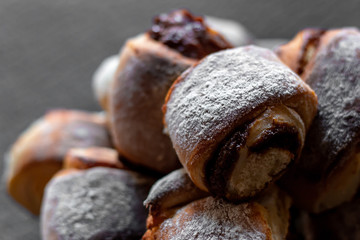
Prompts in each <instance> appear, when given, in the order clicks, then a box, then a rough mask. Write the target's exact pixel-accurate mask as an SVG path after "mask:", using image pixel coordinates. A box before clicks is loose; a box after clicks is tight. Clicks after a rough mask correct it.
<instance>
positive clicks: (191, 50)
mask: <svg viewBox="0 0 360 240" xmlns="http://www.w3.org/2000/svg"><path fill="white" fill-rule="evenodd" d="M149 34H150V37H151V38H152V39H154V40H156V41H159V42H162V43H163V44H165V45H167V46H168V47H170V48H172V49H175V50H176V51H178V52H179V53H181V54H183V55H184V56H186V57H189V58H194V59H201V58H203V57H205V56H206V55H209V54H210V53H213V52H217V51H219V50H223V49H227V48H231V47H232V45H231V44H230V43H229V42H227V41H226V40H225V39H224V38H223V37H222V35H220V34H219V33H217V32H215V31H213V30H212V29H210V28H209V27H208V26H207V25H206V24H205V22H204V19H203V18H202V17H196V16H194V15H192V14H191V13H190V12H189V11H187V10H185V9H180V10H176V11H173V12H170V13H168V14H160V15H158V16H156V17H155V18H154V20H153V26H152V28H151V29H150V31H149Z"/></svg>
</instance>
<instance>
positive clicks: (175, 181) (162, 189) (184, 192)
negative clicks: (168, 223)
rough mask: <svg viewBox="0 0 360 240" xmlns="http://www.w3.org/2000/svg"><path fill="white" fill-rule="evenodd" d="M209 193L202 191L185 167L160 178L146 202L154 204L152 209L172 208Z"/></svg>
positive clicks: (147, 204)
mask: <svg viewBox="0 0 360 240" xmlns="http://www.w3.org/2000/svg"><path fill="white" fill-rule="evenodd" d="M207 195H209V194H208V193H206V192H203V191H201V190H200V189H199V188H197V187H196V186H195V184H194V183H193V182H192V181H191V179H190V177H189V176H188V174H187V173H186V172H185V170H184V169H183V168H181V169H178V170H176V171H173V172H172V173H170V174H168V175H167V176H165V177H163V178H161V179H160V180H158V181H157V182H156V183H155V184H154V185H153V186H152V188H151V190H150V193H149V195H148V197H147V198H146V200H145V201H144V204H145V205H146V206H149V205H152V210H154V207H155V210H156V208H157V207H159V208H170V207H173V206H178V205H179V204H185V203H188V202H191V201H194V200H197V199H200V198H203V197H205V196H207Z"/></svg>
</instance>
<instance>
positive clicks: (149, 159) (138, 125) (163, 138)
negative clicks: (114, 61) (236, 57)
mask: <svg viewBox="0 0 360 240" xmlns="http://www.w3.org/2000/svg"><path fill="white" fill-rule="evenodd" d="M229 47H231V45H230V44H229V43H228V42H227V41H226V40H225V39H224V38H223V37H222V36H221V35H220V34H218V33H217V32H215V31H214V30H212V29H210V28H209V27H207V25H206V24H205V23H204V21H203V19H202V18H200V17H195V16H193V15H191V14H190V13H189V12H188V11H186V10H178V11H174V12H171V13H169V14H160V15H159V16H157V17H156V18H155V19H154V25H153V26H152V28H151V30H150V31H149V32H147V33H145V34H142V35H140V36H138V37H135V38H133V39H130V40H128V41H127V43H126V44H125V46H124V48H123V49H122V51H121V54H120V60H119V66H118V69H117V73H116V74H115V79H114V82H113V85H112V90H111V93H110V97H109V101H110V105H109V119H110V127H111V133H112V136H113V139H114V144H115V147H116V149H117V150H118V151H119V153H120V154H121V155H122V156H124V157H125V158H126V159H127V160H128V161H129V162H131V163H132V164H136V165H140V166H144V167H147V168H150V169H153V170H155V171H157V172H162V173H167V172H170V171H172V170H174V169H176V168H179V166H180V164H179V161H178V159H177V156H176V154H175V152H174V150H173V147H172V144H171V142H170V139H169V137H168V136H167V135H165V134H164V133H163V124H162V112H161V106H162V104H163V101H164V98H165V95H166V93H167V91H168V89H169V88H170V86H171V84H172V83H173V82H174V80H175V79H176V78H177V77H178V76H179V75H180V74H181V73H182V72H183V71H184V70H185V69H187V68H188V67H189V66H191V65H192V64H194V63H195V62H197V61H198V59H200V58H202V57H204V56H206V55H207V54H209V53H212V52H214V51H218V50H221V49H225V48H229Z"/></svg>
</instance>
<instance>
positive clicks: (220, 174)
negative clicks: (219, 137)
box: [205, 124, 249, 197]
mask: <svg viewBox="0 0 360 240" xmlns="http://www.w3.org/2000/svg"><path fill="white" fill-rule="evenodd" d="M248 127H249V125H248V124H246V125H244V126H243V127H242V128H241V129H238V130H237V131H236V132H235V133H233V134H231V135H230V136H231V138H230V139H228V138H225V140H224V141H223V142H221V143H220V144H219V146H220V148H219V149H218V150H217V151H216V152H215V154H214V155H213V157H212V158H211V159H210V160H209V162H208V163H207V164H206V169H205V178H206V182H207V187H208V189H209V191H210V192H211V193H213V194H215V195H217V196H221V197H225V194H226V185H227V182H228V180H229V178H230V176H231V172H232V170H233V169H234V165H235V164H236V161H237V160H238V158H239V150H240V149H241V148H242V147H244V146H245V143H246V139H247V137H248V135H249V129H248Z"/></svg>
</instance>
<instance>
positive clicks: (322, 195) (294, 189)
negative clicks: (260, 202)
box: [277, 28, 360, 212]
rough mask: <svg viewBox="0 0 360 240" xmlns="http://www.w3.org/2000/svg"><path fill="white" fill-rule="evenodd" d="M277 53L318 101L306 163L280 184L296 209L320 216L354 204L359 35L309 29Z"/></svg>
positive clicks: (358, 170) (358, 159)
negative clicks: (336, 207)
mask: <svg viewBox="0 0 360 240" xmlns="http://www.w3.org/2000/svg"><path fill="white" fill-rule="evenodd" d="M305 36H306V37H305ZM309 39H310V40H309ZM277 52H278V54H279V56H280V58H281V59H282V60H283V61H284V62H285V63H287V64H288V65H289V66H292V68H293V69H294V70H296V69H298V70H297V71H298V73H299V74H301V77H302V79H303V80H304V81H305V82H306V83H307V84H309V86H310V87H311V88H312V89H314V91H315V92H316V94H317V96H318V101H319V108H318V109H319V110H318V114H317V116H316V117H315V119H314V122H313V123H312V125H311V127H310V130H309V134H308V135H307V137H306V141H305V146H304V150H303V153H302V156H301V159H300V160H299V161H298V162H297V163H296V164H295V165H294V166H293V167H292V168H291V169H290V171H289V172H288V173H287V174H286V176H285V177H284V179H283V180H282V181H281V185H282V186H283V187H284V188H285V189H286V190H287V191H288V192H289V193H290V195H292V196H293V197H294V200H295V203H296V204H297V205H299V206H300V207H302V208H305V209H307V210H309V211H312V212H321V211H323V210H326V209H329V208H333V207H335V206H337V205H340V204H341V203H343V202H346V201H350V200H351V199H352V198H353V196H354V195H355V193H356V191H357V190H358V189H359V186H360V147H359V146H360V144H359V143H360V98H359V96H360V68H359V66H360V54H359V53H360V32H359V31H358V30H357V29H354V28H345V29H335V30H329V31H324V30H304V31H303V32H301V33H299V34H298V35H297V36H296V37H295V39H294V40H292V41H291V42H289V43H288V44H286V45H284V46H282V47H280V48H279V49H278V50H277ZM290 56H291V57H290ZM294 66H295V67H294ZM299 69H300V70H299Z"/></svg>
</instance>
